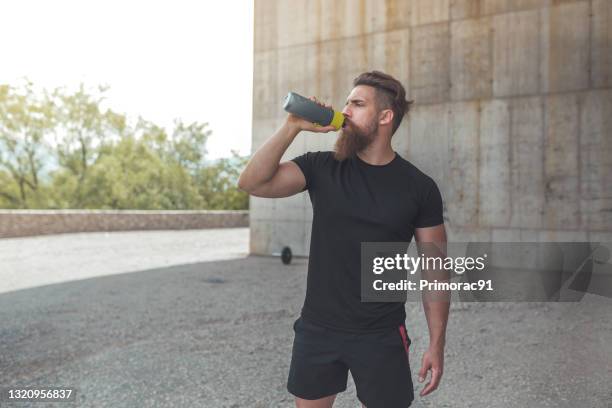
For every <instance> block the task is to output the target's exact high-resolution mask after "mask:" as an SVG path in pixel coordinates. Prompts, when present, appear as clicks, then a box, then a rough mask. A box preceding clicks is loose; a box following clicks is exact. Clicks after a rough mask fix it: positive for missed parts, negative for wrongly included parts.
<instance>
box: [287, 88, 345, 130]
mask: <svg viewBox="0 0 612 408" xmlns="http://www.w3.org/2000/svg"><path fill="white" fill-rule="evenodd" d="M283 109H285V110H286V111H287V112H289V113H293V114H294V115H297V116H299V117H301V118H304V119H306V120H308V121H310V122H312V123H314V124H315V125H320V126H327V125H332V126H333V127H334V128H336V130H338V129H340V128H341V127H342V124H343V123H344V115H343V114H342V113H341V112H337V111H334V110H332V109H329V108H326V107H324V106H320V105H319V104H317V103H316V102H313V101H311V100H310V99H308V98H305V97H303V96H302V95H299V94H296V93H295V92H289V93H288V94H287V96H286V97H285V103H284V104H283Z"/></svg>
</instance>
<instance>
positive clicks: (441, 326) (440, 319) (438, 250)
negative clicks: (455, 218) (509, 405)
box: [414, 224, 450, 396]
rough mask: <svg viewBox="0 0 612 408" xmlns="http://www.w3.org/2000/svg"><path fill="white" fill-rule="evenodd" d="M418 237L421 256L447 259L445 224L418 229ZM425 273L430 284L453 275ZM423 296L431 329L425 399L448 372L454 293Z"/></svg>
mask: <svg viewBox="0 0 612 408" xmlns="http://www.w3.org/2000/svg"><path fill="white" fill-rule="evenodd" d="M414 236H415V241H416V243H417V247H418V248H419V253H423V254H424V255H425V257H427V258H435V257H442V258H445V257H446V230H445V229H444V224H440V225H436V226H434V227H427V228H416V229H415V234H414ZM422 272H423V278H425V279H427V280H428V281H430V282H433V280H434V279H436V280H437V281H438V282H441V281H448V280H449V279H450V276H449V275H450V274H449V273H448V271H446V270H433V269H430V270H426V269H422ZM422 296H423V309H424V311H425V317H426V319H427V325H428V327H429V348H428V349H427V351H426V352H425V354H424V355H423V360H422V362H421V369H420V370H419V382H423V381H424V380H425V378H427V372H428V371H431V379H430V381H429V382H428V383H427V384H426V385H425V387H424V388H423V390H421V393H420V395H421V396H425V395H427V394H429V393H431V392H432V391H434V390H435V389H436V388H438V385H439V384H440V379H441V378H442V373H443V371H444V345H445V342H446V324H447V321H448V312H449V308H450V293H449V292H448V291H428V290H424V291H423V293H422Z"/></svg>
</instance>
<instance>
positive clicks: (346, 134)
mask: <svg viewBox="0 0 612 408" xmlns="http://www.w3.org/2000/svg"><path fill="white" fill-rule="evenodd" d="M377 131H378V122H376V121H375V120H374V121H372V122H371V123H370V125H369V126H368V127H367V128H365V129H362V128H358V127H356V126H355V125H353V124H350V123H347V124H346V126H345V127H343V128H342V130H341V131H340V135H339V136H338V139H336V144H335V145H334V157H335V159H336V160H338V161H343V160H345V159H347V158H353V157H355V156H356V155H357V152H360V151H362V150H363V149H365V148H366V147H368V146H369V145H370V144H371V143H372V142H373V141H374V138H375V135H376V132H377Z"/></svg>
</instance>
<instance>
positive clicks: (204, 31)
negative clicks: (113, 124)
mask: <svg viewBox="0 0 612 408" xmlns="http://www.w3.org/2000/svg"><path fill="white" fill-rule="evenodd" d="M252 3H253V2H252V0H223V1H207V0H200V1H187V0H172V1H151V0H149V1H140V0H122V1H116V0H104V1H99V0H88V1H74V0H72V1H68V0H53V1H48V0H46V1H44V0H8V1H2V2H0V16H1V17H2V23H1V24H0V38H2V39H3V40H2V53H1V54H0V58H1V60H0V83H9V84H15V85H17V83H19V81H20V79H21V80H23V78H24V77H27V78H28V79H29V80H31V81H32V82H33V83H34V85H35V86H37V87H44V88H47V89H53V88H54V87H61V86H66V87H67V88H68V89H76V88H77V87H78V84H79V83H81V82H82V83H83V84H84V85H85V87H86V88H87V89H91V90H95V89H96V88H97V86H98V85H103V84H105V85H108V86H109V87H110V89H109V90H108V91H107V92H105V93H104V95H105V96H106V101H105V102H104V104H103V107H104V108H105V107H108V108H110V109H112V110H114V111H116V112H121V113H126V114H127V115H128V117H129V118H131V119H132V120H133V121H135V120H136V118H138V116H139V115H140V116H142V117H143V118H145V119H147V120H149V121H152V122H154V123H156V124H158V125H161V126H164V127H166V129H167V130H168V131H169V132H170V131H171V130H172V128H173V121H174V119H175V118H180V119H182V120H183V121H184V122H186V123H191V122H194V121H197V122H200V123H203V122H208V123H209V129H210V130H212V132H213V133H212V135H211V136H210V138H209V140H208V143H207V150H208V158H209V159H216V158H220V157H228V156H230V155H231V150H232V149H234V150H237V151H239V152H240V153H241V154H249V153H250V146H251V118H252V99H253V98H252V95H253V91H252V88H253V86H252V78H253V4H252ZM92 93H94V92H92Z"/></svg>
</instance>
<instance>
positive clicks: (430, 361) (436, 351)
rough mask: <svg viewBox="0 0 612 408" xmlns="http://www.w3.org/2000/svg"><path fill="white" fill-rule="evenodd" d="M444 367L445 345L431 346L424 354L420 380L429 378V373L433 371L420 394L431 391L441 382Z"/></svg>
mask: <svg viewBox="0 0 612 408" xmlns="http://www.w3.org/2000/svg"><path fill="white" fill-rule="evenodd" d="M443 369H444V346H429V348H428V349H427V351H426V352H425V353H424V354H423V361H422V362H421V369H420V370H419V382H420V383H422V382H423V381H425V379H426V378H427V373H428V372H429V371H431V378H430V380H429V382H428V383H427V384H425V387H424V388H423V389H422V390H421V392H420V394H419V395H420V396H421V397H424V396H425V395H427V394H429V393H431V392H432V391H434V390H435V389H436V388H438V385H439V384H440V380H441V379H442V372H443Z"/></svg>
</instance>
